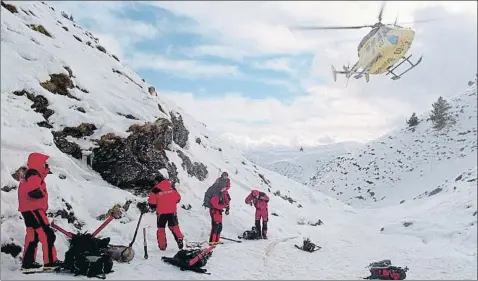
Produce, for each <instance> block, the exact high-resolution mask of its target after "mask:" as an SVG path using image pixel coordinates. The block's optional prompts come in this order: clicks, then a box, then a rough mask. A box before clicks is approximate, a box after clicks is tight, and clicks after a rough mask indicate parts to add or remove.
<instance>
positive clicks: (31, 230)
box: [18, 152, 62, 270]
mask: <svg viewBox="0 0 478 281" xmlns="http://www.w3.org/2000/svg"><path fill="white" fill-rule="evenodd" d="M48 158H50V156H48V155H45V154H41V153H37V152H34V153H31V154H30V155H29V156H28V168H27V170H26V171H25V173H24V175H23V178H22V179H21V180H20V185H19V186H18V211H19V212H20V213H21V214H22V216H23V222H24V223H25V227H26V228H27V233H26V235H25V247H24V252H23V259H22V269H23V270H31V269H39V268H41V267H42V266H41V265H40V264H38V263H37V262H35V260H36V254H37V247H38V242H40V243H41V244H42V249H43V263H44V265H43V267H44V268H56V267H58V266H60V265H61V263H62V262H61V261H59V260H58V258H57V256H56V248H55V245H54V243H55V240H56V236H55V233H54V232H53V229H51V227H50V223H49V222H48V218H47V216H46V211H47V209H48V191H47V189H46V183H45V177H46V176H47V175H48V174H49V173H50V168H49V167H48V164H47V163H46V161H47V160H48Z"/></svg>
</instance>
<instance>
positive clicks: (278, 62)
mask: <svg viewBox="0 0 478 281" xmlns="http://www.w3.org/2000/svg"><path fill="white" fill-rule="evenodd" d="M252 67H253V68H257V69H266V70H274V71H280V72H285V73H288V74H292V73H294V72H295V70H294V69H293V68H292V65H291V60H290V58H276V59H270V60H266V61H264V62H255V63H253V64H252Z"/></svg>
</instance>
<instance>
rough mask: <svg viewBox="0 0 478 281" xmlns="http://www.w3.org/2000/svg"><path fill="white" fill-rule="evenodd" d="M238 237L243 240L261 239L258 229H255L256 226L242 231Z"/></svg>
mask: <svg viewBox="0 0 478 281" xmlns="http://www.w3.org/2000/svg"><path fill="white" fill-rule="evenodd" d="M238 238H240V239H245V240H257V239H261V235H260V233H259V231H257V228H256V227H255V226H253V227H252V228H251V230H246V231H244V233H242V236H239V237H238Z"/></svg>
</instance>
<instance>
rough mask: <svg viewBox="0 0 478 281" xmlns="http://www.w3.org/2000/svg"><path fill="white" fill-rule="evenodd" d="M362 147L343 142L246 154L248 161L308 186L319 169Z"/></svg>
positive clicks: (248, 152) (256, 150)
mask: <svg viewBox="0 0 478 281" xmlns="http://www.w3.org/2000/svg"><path fill="white" fill-rule="evenodd" d="M360 146H362V144H361V143H356V142H343V143H334V144H329V145H321V146H317V147H306V148H302V150H300V149H298V148H281V149H278V148H271V149H265V148H260V149H252V150H249V151H247V152H246V153H245V156H246V157H247V159H249V160H251V161H253V162H254V163H257V164H258V165H261V166H262V167H264V168H267V169H269V170H271V171H274V172H277V173H279V174H281V175H284V176H286V177H288V178H290V179H293V180H295V181H297V182H299V183H303V184H307V183H308V182H309V181H310V178H311V177H313V176H314V175H315V173H316V171H317V169H318V168H319V167H322V166H323V165H325V164H327V163H328V162H329V161H330V160H332V159H333V158H335V157H336V156H337V155H341V154H345V153H347V152H348V151H350V150H352V149H356V148H358V147H360Z"/></svg>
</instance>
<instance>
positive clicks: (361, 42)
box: [357, 27, 380, 56]
mask: <svg viewBox="0 0 478 281" xmlns="http://www.w3.org/2000/svg"><path fill="white" fill-rule="evenodd" d="M379 29H380V27H375V28H373V29H372V30H370V32H369V33H368V34H367V35H365V37H364V38H363V39H362V41H360V44H359V45H358V48H357V51H358V52H359V56H360V49H362V47H363V45H364V44H365V43H366V42H367V40H368V39H370V37H372V36H373V35H375V33H377V31H378V30H379Z"/></svg>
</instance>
